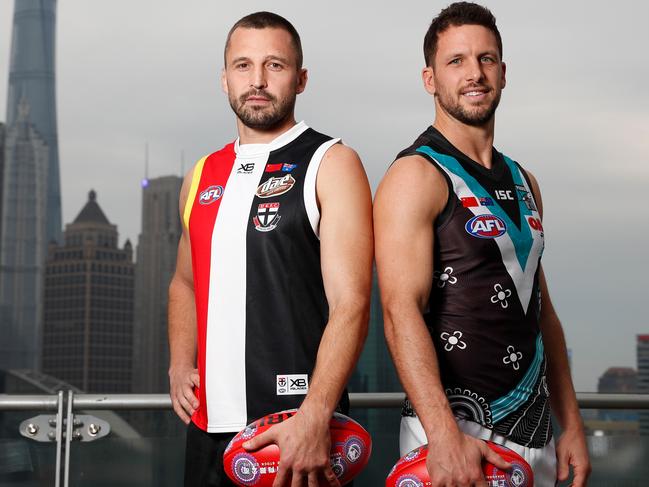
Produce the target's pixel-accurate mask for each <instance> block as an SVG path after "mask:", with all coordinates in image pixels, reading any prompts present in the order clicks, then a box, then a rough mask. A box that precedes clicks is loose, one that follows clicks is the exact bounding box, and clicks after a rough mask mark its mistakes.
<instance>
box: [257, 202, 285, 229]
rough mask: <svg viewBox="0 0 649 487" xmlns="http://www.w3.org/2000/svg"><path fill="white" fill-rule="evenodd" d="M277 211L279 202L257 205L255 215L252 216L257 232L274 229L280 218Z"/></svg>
mask: <svg viewBox="0 0 649 487" xmlns="http://www.w3.org/2000/svg"><path fill="white" fill-rule="evenodd" d="M278 213H279V203H261V204H260V205H259V206H258V207H257V216H255V217H253V218H252V222H253V223H254V224H255V229H256V230H257V231H259V232H270V231H271V230H274V229H275V227H276V226H277V224H278V223H279V220H280V218H281V216H280V215H279V214H278Z"/></svg>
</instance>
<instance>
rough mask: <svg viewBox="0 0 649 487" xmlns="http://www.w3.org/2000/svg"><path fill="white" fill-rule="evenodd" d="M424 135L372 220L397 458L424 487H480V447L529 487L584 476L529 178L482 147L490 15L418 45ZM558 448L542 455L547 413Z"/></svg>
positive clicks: (492, 91)
mask: <svg viewBox="0 0 649 487" xmlns="http://www.w3.org/2000/svg"><path fill="white" fill-rule="evenodd" d="M424 55H425V60H426V68H425V69H424V70H423V76H422V78H423V82H424V87H425V89H426V91H427V92H428V93H430V94H431V95H433V97H434V100H435V121H434V123H433V125H432V126H431V127H429V128H428V129H427V130H426V131H424V133H423V134H421V135H420V136H419V138H418V139H417V140H416V141H415V143H414V144H412V145H411V146H410V147H409V148H407V149H405V150H404V151H402V152H401V153H400V154H399V155H398V156H397V159H396V161H395V162H394V163H393V165H392V166H391V168H390V169H389V171H388V172H387V174H386V176H385V178H384V179H383V181H382V182H381V185H380V187H379V189H378V192H377V195H376V199H375V205H374V225H375V235H376V242H375V249H376V261H377V269H378V274H379V282H380V286H381V298H382V302H383V309H384V321H385V333H386V338H387V340H388V345H389V348H390V351H391V353H392V356H393V358H394V361H395V364H396V367H397V370H398V372H399V376H400V379H401V381H402V383H403V386H404V388H405V390H406V393H407V396H408V399H407V400H406V404H405V406H404V409H403V413H402V422H401V435H400V448H401V453H402V454H405V453H406V452H407V451H410V450H411V449H413V448H415V447H417V446H419V445H421V444H424V443H428V448H429V454H428V458H427V468H428V472H429V474H430V477H431V482H432V485H433V486H465V485H466V486H469V485H471V486H472V485H486V484H485V479H484V477H483V475H482V473H481V462H482V460H483V458H484V459H485V460H487V461H489V462H491V463H493V464H495V465H496V466H498V467H500V468H509V467H511V466H510V465H508V464H507V463H506V462H504V461H503V459H502V458H501V457H499V456H498V455H496V454H495V453H493V452H492V451H491V450H490V449H489V448H488V447H487V446H486V444H485V443H484V442H483V441H481V440H491V441H494V442H496V443H500V444H503V445H505V446H507V447H509V448H510V449H512V450H514V451H516V452H517V453H519V454H520V455H521V456H523V458H525V459H526V460H527V461H528V463H530V465H531V466H532V468H533V470H534V475H535V479H534V485H535V486H537V487H545V486H554V485H555V481H556V478H557V476H558V478H559V479H562V480H563V479H565V478H566V477H567V476H568V471H569V466H570V465H572V467H573V469H574V483H573V485H575V486H583V485H586V479H587V477H588V474H589V470H590V466H589V460H588V453H587V449H586V444H585V439H584V432H583V426H582V422H581V418H580V415H579V409H578V407H577V402H576V398H575V393H574V389H573V385H572V381H571V378H570V372H569V369H568V361H567V355H566V345H565V340H564V335H563V331H562V328H561V324H560V322H559V320H558V318H557V315H556V313H555V312H554V309H553V307H552V303H551V301H550V297H549V294H548V289H547V284H546V281H545V277H544V275H543V271H542V269H541V266H540V258H541V253H542V251H543V245H544V244H543V225H542V223H541V214H542V206H541V196H540V193H539V187H538V184H537V182H536V180H535V179H534V177H533V176H532V175H531V174H530V173H529V172H527V171H525V170H523V168H522V167H521V166H520V165H519V164H518V163H516V162H514V161H512V160H511V159H510V158H508V157H507V156H504V155H503V154H501V153H500V152H498V151H497V150H496V149H494V147H493V139H494V113H495V111H496V107H497V106H498V102H499V100H500V94H501V90H502V89H503V88H504V87H505V64H504V63H503V62H502V41H501V37H500V34H499V32H498V29H497V27H496V22H495V18H494V17H493V15H492V14H491V12H490V11H489V10H487V9H486V8H483V7H481V6H479V5H476V4H472V3H466V2H461V3H455V4H452V5H450V6H449V7H448V8H446V9H444V10H443V11H442V12H441V13H440V14H439V16H438V17H437V18H435V19H434V20H433V22H432V24H431V26H430V28H429V30H428V32H427V34H426V37H425V40H424ZM550 404H551V406H552V410H553V412H554V414H555V415H556V418H557V420H558V421H559V423H560V425H561V429H562V431H563V432H562V434H561V436H560V437H559V440H558V442H557V445H556V451H555V445H554V442H553V440H552V429H551V422H550V411H549V409H550V408H549V406H550Z"/></svg>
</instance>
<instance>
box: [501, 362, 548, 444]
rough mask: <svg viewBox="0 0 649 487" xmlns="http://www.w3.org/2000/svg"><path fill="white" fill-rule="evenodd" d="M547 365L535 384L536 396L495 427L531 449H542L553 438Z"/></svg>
mask: <svg viewBox="0 0 649 487" xmlns="http://www.w3.org/2000/svg"><path fill="white" fill-rule="evenodd" d="M546 367H547V363H546V361H545V360H544V361H543V367H542V369H541V374H540V375H539V378H538V380H537V381H536V384H534V388H533V389H534V394H533V395H531V396H530V398H529V399H528V400H527V402H526V403H525V404H523V405H522V406H521V407H520V408H519V409H518V410H517V411H515V412H514V413H512V414H510V415H509V416H507V418H505V419H504V420H503V421H501V422H499V423H498V424H496V425H495V426H494V430H495V431H496V432H498V433H500V434H502V435H503V436H506V437H507V438H509V439H511V440H512V441H514V442H516V443H518V444H520V445H523V446H527V447H530V448H542V447H543V446H545V445H546V444H547V443H548V441H549V440H550V438H552V421H551V417H550V404H549V402H548V396H549V393H548V390H547V384H546V379H545V373H546Z"/></svg>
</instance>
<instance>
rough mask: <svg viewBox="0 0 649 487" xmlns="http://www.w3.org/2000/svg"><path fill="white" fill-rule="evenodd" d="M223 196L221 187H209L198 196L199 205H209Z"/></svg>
mask: <svg viewBox="0 0 649 487" xmlns="http://www.w3.org/2000/svg"><path fill="white" fill-rule="evenodd" d="M221 196H223V186H210V187H209V188H207V189H205V190H203V192H201V194H200V195H199V196H198V202H199V203H200V204H201V205H209V204H211V203H214V202H215V201H216V200H218V199H219V198H220V197H221Z"/></svg>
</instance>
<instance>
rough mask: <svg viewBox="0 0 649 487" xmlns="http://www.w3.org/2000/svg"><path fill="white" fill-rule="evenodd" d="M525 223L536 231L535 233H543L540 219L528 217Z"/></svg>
mask: <svg viewBox="0 0 649 487" xmlns="http://www.w3.org/2000/svg"><path fill="white" fill-rule="evenodd" d="M527 223H529V224H530V228H532V230H536V231H537V232H541V233H543V223H541V219H540V218H536V217H533V216H528V217H527Z"/></svg>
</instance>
